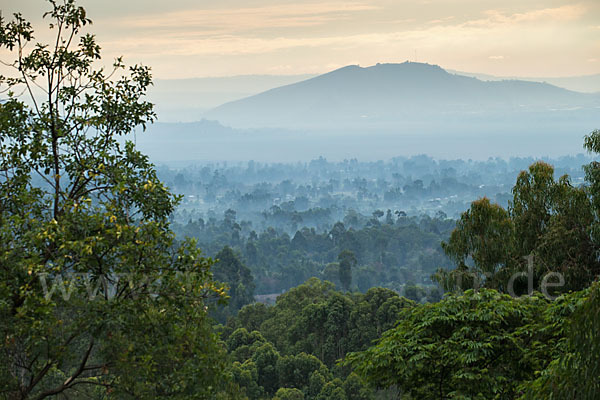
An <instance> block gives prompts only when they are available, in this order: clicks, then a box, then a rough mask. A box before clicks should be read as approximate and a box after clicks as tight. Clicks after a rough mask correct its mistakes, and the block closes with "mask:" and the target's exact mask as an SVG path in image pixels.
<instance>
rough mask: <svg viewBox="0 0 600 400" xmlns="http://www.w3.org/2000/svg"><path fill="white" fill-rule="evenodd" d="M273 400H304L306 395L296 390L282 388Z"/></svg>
mask: <svg viewBox="0 0 600 400" xmlns="http://www.w3.org/2000/svg"><path fill="white" fill-rule="evenodd" d="M273 400H304V393H302V392H301V391H300V390H298V389H294V388H292V389H288V388H281V389H279V390H278V391H277V393H275V397H273Z"/></svg>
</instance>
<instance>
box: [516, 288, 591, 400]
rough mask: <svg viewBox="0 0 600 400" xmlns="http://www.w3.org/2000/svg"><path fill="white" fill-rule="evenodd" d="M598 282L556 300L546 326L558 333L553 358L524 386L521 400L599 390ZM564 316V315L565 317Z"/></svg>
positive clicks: (578, 396)
mask: <svg viewBox="0 0 600 400" xmlns="http://www.w3.org/2000/svg"><path fill="white" fill-rule="evenodd" d="M599 314H600V284H598V283H595V284H594V285H592V287H591V288H589V289H587V290H584V291H581V292H577V293H574V294H572V295H568V296H561V297H560V298H558V299H557V301H556V305H553V307H551V308H549V309H548V312H547V313H546V315H547V318H546V320H547V321H548V322H547V324H546V326H547V327H546V329H549V330H553V331H554V332H555V335H557V336H558V335H560V336H559V339H558V340H557V341H556V344H555V346H554V348H555V352H554V354H553V359H552V361H551V362H550V363H549V364H548V365H547V367H546V368H544V369H542V370H541V371H540V372H539V374H538V377H537V379H535V380H532V381H530V382H526V383H525V384H524V385H523V392H524V395H523V396H522V399H523V400H530V399H539V398H547V399H554V400H563V399H564V400H566V399H585V400H588V399H589V400H591V399H596V398H597V397H598V393H600V357H599V354H600V352H599V350H600V322H599V321H600V315H599ZM565 316H566V318H565Z"/></svg>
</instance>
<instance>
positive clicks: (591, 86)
mask: <svg viewBox="0 0 600 400" xmlns="http://www.w3.org/2000/svg"><path fill="white" fill-rule="evenodd" d="M447 71H448V72H451V73H453V74H458V75H464V76H471V77H473V78H477V79H481V80H482V81H504V80H519V81H530V82H546V83H549V84H551V85H554V86H558V87H561V88H563V89H568V90H573V91H575V92H582V93H600V74H592V75H581V76H557V77H519V76H495V75H488V74H480V73H477V72H463V71H454V70H450V69H449V70H447Z"/></svg>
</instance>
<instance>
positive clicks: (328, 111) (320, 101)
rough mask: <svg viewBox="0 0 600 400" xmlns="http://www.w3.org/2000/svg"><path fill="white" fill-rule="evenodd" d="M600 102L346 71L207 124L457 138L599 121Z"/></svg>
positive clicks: (407, 73) (410, 67) (233, 106)
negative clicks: (475, 128)
mask: <svg viewBox="0 0 600 400" xmlns="http://www.w3.org/2000/svg"><path fill="white" fill-rule="evenodd" d="M599 115H600V95H598V94H588V93H579V92H573V91H569V90H566V89H562V88H558V87H556V86H552V85H550V84H547V83H539V82H527V81H518V80H504V81H481V80H479V79H476V78H472V77H467V76H461V75H457V74H450V73H448V72H447V71H445V70H444V69H442V68H440V67H439V66H436V65H429V64H422V63H413V62H405V63H402V64H377V65H375V66H372V67H366V68H362V67H359V66H347V67H344V68H341V69H338V70H335V71H332V72H330V73H327V74H324V75H320V76H317V77H315V78H312V79H308V80H305V81H302V82H298V83H295V84H291V85H287V86H282V87H278V88H275V89H271V90H268V91H266V92H263V93H260V94H257V95H254V96H250V97H247V98H244V99H241V100H237V101H233V102H229V103H226V104H223V105H221V106H219V107H216V108H214V109H212V110H210V111H208V112H207V113H205V115H204V117H205V118H208V119H213V120H218V121H219V122H220V123H222V124H225V125H228V126H232V127H236V128H264V127H269V128H287V129H301V130H378V129H384V130H392V131H396V130H400V131H415V130H416V131H418V130H419V129H426V130H427V129H433V130H436V131H437V130H439V129H442V128H443V126H444V125H445V124H449V125H451V126H452V130H456V129H458V130H460V127H461V126H462V125H465V127H468V126H470V125H473V124H475V125H480V124H482V125H486V124H487V125H494V124H499V125H500V126H503V125H505V124H507V123H508V124H509V126H511V127H512V128H515V127H516V128H519V127H521V126H523V127H527V126H530V125H532V124H533V125H535V124H536V122H537V121H545V122H551V125H552V124H553V123H554V122H552V121H555V122H556V123H558V124H563V123H565V122H566V121H569V120H571V119H573V118H576V119H577V120H578V121H579V122H582V121H584V120H588V119H589V120H590V121H593V120H596V121H597V120H598V116H599Z"/></svg>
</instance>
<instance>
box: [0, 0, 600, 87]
mask: <svg viewBox="0 0 600 400" xmlns="http://www.w3.org/2000/svg"><path fill="white" fill-rule="evenodd" d="M79 3H80V4H82V5H84V6H85V7H86V9H87V10H88V15H89V16H90V17H91V18H92V20H93V21H94V24H93V26H92V28H91V31H92V32H94V33H96V35H97V37H98V40H99V42H100V44H101V45H102V47H103V51H104V56H105V57H114V56H118V55H123V56H125V61H126V62H128V63H138V62H141V63H144V64H146V65H150V66H152V68H153V71H154V76H155V77H156V78H186V77H201V76H225V75H239V74H297V73H322V72H327V71H329V70H332V69H335V68H337V67H341V66H344V65H348V64H360V65H361V66H368V65H372V64H375V63H378V62H403V61H406V60H415V59H416V60H417V61H421V62H428V63H431V64H439V65H440V66H442V67H444V68H450V69H457V70H462V71H468V72H480V73H489V74H495V75H504V76H510V75H513V76H548V77H550V76H567V75H583V74H592V73H600V0H582V1H568V0H502V1H491V0H454V1H451V0H411V1H405V0H356V1H354V0H350V1H338V0H329V1H328V0H325V1H319V2H316V1H305V0H294V1H287V0H279V1H274V0H218V1H214V0H211V1H204V0H200V1H198V0H196V1H192V0H160V1H154V0H119V1H117V0H87V1H80V2H79ZM0 8H1V9H2V11H3V14H4V15H5V16H7V14H8V13H11V12H13V11H15V10H21V11H22V12H23V13H24V14H25V16H26V17H28V18H29V19H31V20H35V19H36V18H37V17H38V16H39V15H41V13H42V12H43V11H44V10H46V9H47V8H48V5H47V3H46V2H44V1H42V0H2V5H0Z"/></svg>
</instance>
